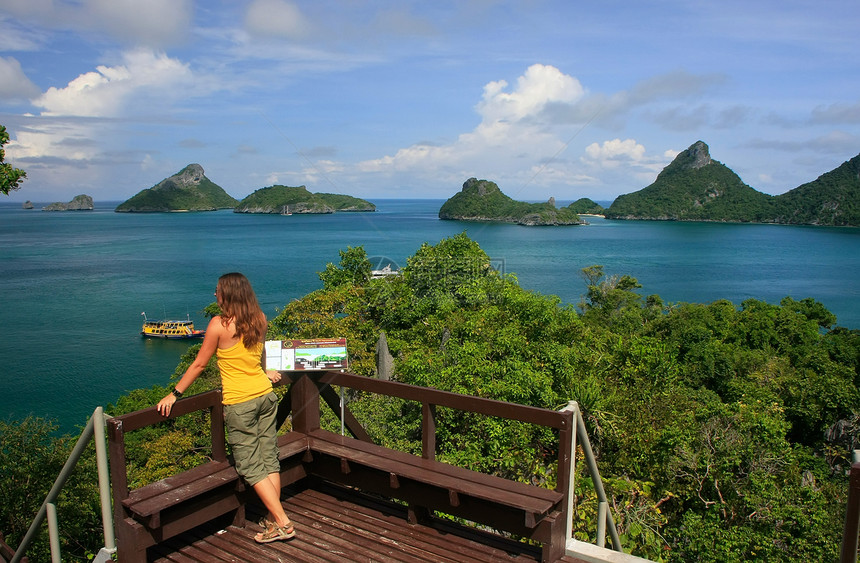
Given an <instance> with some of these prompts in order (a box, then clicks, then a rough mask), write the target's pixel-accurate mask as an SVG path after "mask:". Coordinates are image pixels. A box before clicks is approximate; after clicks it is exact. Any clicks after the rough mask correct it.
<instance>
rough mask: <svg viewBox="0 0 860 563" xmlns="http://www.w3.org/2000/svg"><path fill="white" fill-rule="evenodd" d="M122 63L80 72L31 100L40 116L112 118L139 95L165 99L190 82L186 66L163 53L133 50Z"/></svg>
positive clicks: (190, 76) (189, 74)
mask: <svg viewBox="0 0 860 563" xmlns="http://www.w3.org/2000/svg"><path fill="white" fill-rule="evenodd" d="M123 60H124V64H121V65H117V66H112V67H109V66H103V65H102V66H99V67H97V69H96V71H91V72H87V73H84V74H82V75H80V76H78V77H77V78H75V79H74V80H72V81H71V82H69V84H68V85H67V86H65V87H63V88H56V87H51V88H49V89H48V90H47V91H46V92H45V93H44V94H42V95H41V96H39V97H38V98H37V99H35V100H33V104H34V105H35V106H36V107H40V108H43V110H44V111H43V112H42V115H46V116H55V115H74V116H86V117H115V116H119V115H121V114H122V113H123V111H124V110H126V109H128V108H129V107H130V106H131V105H132V104H131V101H132V100H133V99H136V98H139V97H144V98H146V97H151V96H157V97H162V99H169V98H170V92H171V91H173V90H175V89H176V88H179V87H181V86H183V85H191V83H192V75H191V71H190V69H189V68H188V65H186V64H184V63H182V62H180V61H178V60H176V59H171V58H169V57H168V56H167V55H165V54H164V53H159V54H157V53H154V52H152V51H148V50H142V49H140V50H135V51H131V52H128V53H126V54H125V55H124V56H123Z"/></svg>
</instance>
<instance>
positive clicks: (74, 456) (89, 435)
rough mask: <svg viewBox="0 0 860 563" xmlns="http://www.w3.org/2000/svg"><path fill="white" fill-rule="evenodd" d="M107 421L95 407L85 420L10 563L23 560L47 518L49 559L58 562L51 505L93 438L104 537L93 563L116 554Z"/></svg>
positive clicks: (58, 552) (53, 506)
mask: <svg viewBox="0 0 860 563" xmlns="http://www.w3.org/2000/svg"><path fill="white" fill-rule="evenodd" d="M106 418H110V417H106V416H105V414H104V409H103V408H102V407H96V409H95V411H93V415H92V416H91V417H90V419H89V420H88V421H87V425H86V426H85V427H84V430H83V431H82V432H81V436H80V437H79V438H78V441H77V443H75V447H74V448H73V449H72V453H70V454H69V458H68V459H67V460H66V463H65V465H63V469H62V470H60V474H59V475H58V476H57V479H56V480H55V481H54V486H53V487H51V490H50V492H48V496H46V497H45V500H44V501H43V502H42V506H41V507H39V511H38V512H37V513H36V517H35V518H34V519H33V522H32V523H31V524H30V527H29V528H28V529H27V533H26V534H25V535H24V539H23V540H21V543H20V545H19V546H18V549H17V550H16V551H15V555H14V556H12V559H11V561H10V563H18V562H19V561H21V558H22V557H24V553H25V552H26V551H27V548H28V547H30V544H31V543H32V542H33V539H34V538H35V537H36V534H37V533H38V531H39V527H40V526H41V525H42V524H43V523H44V521H45V518H46V517H47V518H48V533H49V535H50V543H51V559H52V561H60V547H59V546H60V540H59V531H58V530H57V513H56V507H55V504H54V503H55V501H56V500H57V497H59V496H60V491H62V489H63V485H65V484H66V480H67V479H68V478H69V475H71V473H72V471H73V470H74V469H75V466H76V465H77V464H78V460H80V458H81V456H82V455H83V453H84V450H86V447H87V445H88V444H89V442H90V440H91V439H93V436H95V444H96V465H97V466H98V472H99V497H100V499H101V507H102V529H103V532H104V538H105V547H103V548H101V549H100V550H99V553H98V554H97V555H96V557H95V559H94V560H93V562H94V563H100V562H103V561H110V560H111V557H112V555H113V554H114V553H116V540H115V539H114V533H113V518H112V517H111V504H110V477H109V474H108V464H107V447H106V446H105V420H106Z"/></svg>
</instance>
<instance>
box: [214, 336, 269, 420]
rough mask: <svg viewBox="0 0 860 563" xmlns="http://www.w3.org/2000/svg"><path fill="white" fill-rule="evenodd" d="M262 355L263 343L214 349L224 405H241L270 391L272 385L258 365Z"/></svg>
mask: <svg viewBox="0 0 860 563" xmlns="http://www.w3.org/2000/svg"><path fill="white" fill-rule="evenodd" d="M262 353H263V343H262V342H259V343H257V344H255V345H254V346H252V347H251V348H246V347H245V343H244V342H242V341H241V340H239V342H237V343H236V344H234V345H233V346H230V347H229V348H218V349H217V350H216V352H215V355H216V356H217V358H218V369H219V370H220V371H221V387H222V393H223V398H222V401H223V403H224V404H225V405H235V404H237V403H244V402H245V401H250V400H251V399H256V398H257V397H261V396H263V395H265V394H266V393H269V392H271V391H272V382H271V381H270V380H269V378H268V377H267V376H266V372H265V371H263V367H262V365H261V364H260V361H261V354H262Z"/></svg>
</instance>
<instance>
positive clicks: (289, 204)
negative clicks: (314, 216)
mask: <svg viewBox="0 0 860 563" xmlns="http://www.w3.org/2000/svg"><path fill="white" fill-rule="evenodd" d="M233 211H234V212H235V213H282V214H287V213H334V212H336V211H376V206H375V205H374V204H372V203H370V202H369V201H366V200H363V199H359V198H357V197H352V196H348V195H341V194H327V193H311V192H309V191H308V189H307V188H306V187H305V186H298V187H290V186H281V185H274V186H269V187H268V188H261V189H259V190H257V191H255V192H254V193H252V194H251V195H249V196H248V197H246V198H245V199H243V200H242V201H240V202H239V204H238V205H237V206H236V207H235V208H234V209H233Z"/></svg>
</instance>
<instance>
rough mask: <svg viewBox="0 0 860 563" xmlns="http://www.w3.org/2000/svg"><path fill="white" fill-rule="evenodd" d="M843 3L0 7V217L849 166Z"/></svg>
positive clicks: (586, 186)
mask: <svg viewBox="0 0 860 563" xmlns="http://www.w3.org/2000/svg"><path fill="white" fill-rule="evenodd" d="M858 30H860V3H858V2H857V0H836V1H829V0H816V1H796V0H778V1H776V0H774V1H771V0H761V1H757V0H743V1H739V0H722V1H720V2H701V1H697V0H678V1H676V0H653V1H651V0H643V1H635V2H630V1H624V2H621V1H615V0H598V1H592V0H582V1H578V0H566V1H541V0H523V1H519V2H517V1H493V0H460V1H445V0H439V1H433V2H427V1H411V0H397V1H375V2H361V1H348V0H317V1H307V2H297V1H296V2H291V1H285V0H249V1H242V0H211V1H209V2H202V1H197V2H195V1H191V0H146V1H142V0H75V1H71V0H0V124H3V125H5V126H6V128H7V129H8V131H9V133H10V136H11V138H12V141H11V142H10V143H9V144H8V145H7V146H6V152H7V154H6V161H7V162H10V163H12V164H13V165H14V166H17V167H19V168H23V169H25V170H26V171H27V173H28V178H27V180H26V181H25V182H24V184H23V186H22V188H21V189H20V190H19V191H17V192H13V194H12V195H11V196H10V197H9V198H8V199H7V200H8V201H24V200H27V199H29V200H32V201H34V202H45V201H69V200H71V199H72V197H74V196H75V195H77V194H81V193H85V194H89V195H92V196H93V197H94V198H95V199H96V201H97V202H98V201H99V200H102V201H107V200H124V199H126V198H128V197H131V196H132V195H134V194H135V193H137V192H138V191H140V190H142V189H145V188H149V187H151V186H153V185H154V184H156V183H158V182H159V181H161V180H162V179H164V178H166V177H168V176H170V175H172V174H174V173H176V172H178V171H179V170H181V169H182V168H183V167H184V166H186V165H187V164H190V163H194V162H196V163H199V164H200V165H202V166H203V168H204V169H205V171H206V175H207V177H208V178H209V179H211V180H212V181H214V182H215V183H217V184H219V185H220V186H222V187H223V188H224V189H225V190H226V191H227V192H228V193H229V194H231V195H232V196H234V197H236V198H239V199H241V198H243V197H245V196H246V195H248V194H250V193H251V192H253V191H254V190H256V189H259V188H262V187H265V186H270V185H273V184H285V185H290V186H296V185H306V186H307V187H308V189H309V190H311V191H313V192H335V193H344V194H349V195H354V196H357V197H364V198H368V199H371V200H372V199H373V198H442V199H444V198H448V197H450V196H452V195H453V194H455V193H456V192H457V191H459V189H460V188H461V186H462V184H463V182H464V181H465V180H466V179H468V178H470V177H477V178H480V179H488V180H492V181H494V182H496V183H497V184H498V185H499V187H500V188H501V189H502V191H503V192H505V193H506V194H508V195H509V196H511V197H513V198H515V199H519V200H529V201H532V200H535V201H537V200H546V199H547V198H549V197H550V196H553V197H555V198H556V199H558V200H574V199H578V198H580V197H590V198H592V199H595V200H612V199H614V198H615V197H617V196H618V195H621V194H624V193H630V192H633V191H636V190H639V189H641V188H643V187H645V186H647V185H648V184H650V183H651V182H653V181H654V179H655V178H656V176H657V174H658V173H659V172H660V170H662V168H663V167H664V166H666V165H667V164H668V163H669V162H671V160H672V158H673V157H674V156H675V155H676V154H677V153H678V152H679V151H681V150H684V149H685V148H687V147H689V146H690V145H691V144H693V143H694V142H696V141H697V140H703V141H705V142H706V143H708V145H709V146H710V150H711V156H712V158H714V159H716V160H719V161H720V162H722V163H724V164H726V165H727V166H729V167H730V168H732V169H733V170H734V171H735V172H736V173H737V174H738V175H739V176H740V177H741V178H742V179H743V180H744V182H746V183H747V184H749V185H751V186H752V187H754V188H756V189H758V190H760V191H762V192H765V193H770V194H779V193H783V192H785V191H787V190H789V189H792V188H795V187H797V186H798V185H800V184H802V183H804V182H808V181H811V180H814V179H815V178H817V177H818V176H819V175H821V174H822V173H824V172H827V171H829V170H832V169H833V168H835V167H837V166H839V165H840V164H841V163H842V162H844V161H845V160H848V159H850V158H852V157H854V156H857V155H858V153H860V56H858V54H860V31H858Z"/></svg>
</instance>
